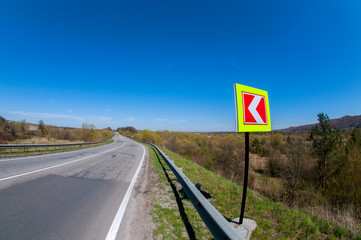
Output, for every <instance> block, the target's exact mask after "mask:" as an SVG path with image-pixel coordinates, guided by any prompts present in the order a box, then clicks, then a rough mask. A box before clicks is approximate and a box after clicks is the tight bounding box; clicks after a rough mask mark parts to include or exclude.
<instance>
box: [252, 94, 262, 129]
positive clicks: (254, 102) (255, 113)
mask: <svg viewBox="0 0 361 240" xmlns="http://www.w3.org/2000/svg"><path fill="white" fill-rule="evenodd" d="M261 99H262V97H261V96H257V95H255V96H254V98H253V100H252V102H251V104H250V105H249V106H248V110H249V111H250V112H251V114H252V115H253V117H254V119H255V120H256V122H257V123H261V124H264V122H263V120H262V118H261V116H260V115H259V113H258V111H257V109H256V108H257V107H258V104H259V102H260V101H261Z"/></svg>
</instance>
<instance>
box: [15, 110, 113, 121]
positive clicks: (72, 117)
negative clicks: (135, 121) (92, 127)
mask: <svg viewBox="0 0 361 240" xmlns="http://www.w3.org/2000/svg"><path fill="white" fill-rule="evenodd" d="M9 113H10V114H16V115H22V116H30V117H38V118H62V119H70V120H77V121H111V120H112V118H111V117H105V116H91V115H84V116H75V115H66V114H56V113H31V112H20V111H9Z"/></svg>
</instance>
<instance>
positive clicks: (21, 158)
mask: <svg viewBox="0 0 361 240" xmlns="http://www.w3.org/2000/svg"><path fill="white" fill-rule="evenodd" d="M115 143H116V141H115V142H113V143H111V144H109V145H108V144H106V145H101V146H97V147H90V148H84V149H77V150H72V151H67V152H60V153H48V154H43V155H36V156H31V157H19V158H17V157H14V158H5V159H1V160H0V162H9V161H17V160H23V159H31V158H39V157H49V156H56V155H59V154H66V153H73V152H80V151H85V150H89V149H94V148H98V147H102V146H111V145H113V144H115Z"/></svg>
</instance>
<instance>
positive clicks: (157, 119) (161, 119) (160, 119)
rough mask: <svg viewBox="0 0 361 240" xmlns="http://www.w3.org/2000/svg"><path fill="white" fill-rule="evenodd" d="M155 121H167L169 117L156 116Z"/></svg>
mask: <svg viewBox="0 0 361 240" xmlns="http://www.w3.org/2000/svg"><path fill="white" fill-rule="evenodd" d="M154 120H155V121H157V122H166V121H168V120H169V119H167V118H156V119H154Z"/></svg>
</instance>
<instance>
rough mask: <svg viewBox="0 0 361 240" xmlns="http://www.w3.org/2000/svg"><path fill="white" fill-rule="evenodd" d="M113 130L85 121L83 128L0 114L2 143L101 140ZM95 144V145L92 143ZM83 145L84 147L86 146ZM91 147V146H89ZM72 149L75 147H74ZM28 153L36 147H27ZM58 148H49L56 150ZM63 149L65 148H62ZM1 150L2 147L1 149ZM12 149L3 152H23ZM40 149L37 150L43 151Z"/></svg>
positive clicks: (107, 137) (108, 137)
mask: <svg viewBox="0 0 361 240" xmlns="http://www.w3.org/2000/svg"><path fill="white" fill-rule="evenodd" d="M112 136H113V131H112V129H111V128H105V129H96V128H95V126H94V125H93V124H87V123H83V124H82V128H68V127H56V126H51V125H46V124H45V123H44V121H42V120H41V121H39V124H32V123H27V122H26V120H25V119H24V120H21V121H20V122H16V121H9V120H6V119H5V118H3V117H1V116H0V144H66V143H81V142H101V141H106V140H109V139H111V137H112ZM92 146H94V145H92ZM84 147H85V146H83V147H82V148H84ZM87 147H89V146H87ZM71 149H74V147H72V148H71ZM26 150H27V153H29V152H32V151H33V152H35V150H36V149H26ZM54 150H57V149H48V151H54ZM61 150H65V148H62V149H61ZM0 151H1V149H0ZM22 151H23V149H21V150H19V151H16V150H15V151H14V150H13V151H12V153H6V152H2V154H18V153H20V152H22ZM41 151H43V150H38V151H36V152H41Z"/></svg>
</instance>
